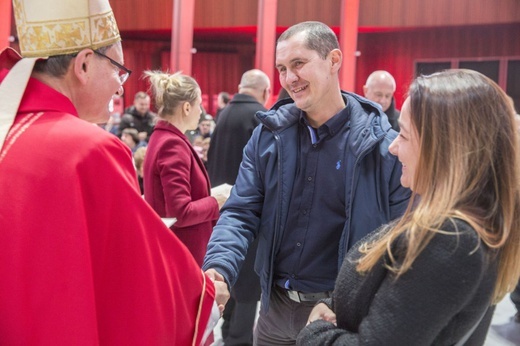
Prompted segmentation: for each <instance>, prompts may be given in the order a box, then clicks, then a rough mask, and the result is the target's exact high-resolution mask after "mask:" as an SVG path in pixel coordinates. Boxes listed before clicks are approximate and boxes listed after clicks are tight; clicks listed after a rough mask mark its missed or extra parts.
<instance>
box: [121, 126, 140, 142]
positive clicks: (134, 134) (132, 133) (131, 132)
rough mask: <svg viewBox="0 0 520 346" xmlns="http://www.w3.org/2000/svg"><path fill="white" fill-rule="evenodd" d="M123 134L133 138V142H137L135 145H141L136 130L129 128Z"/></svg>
mask: <svg viewBox="0 0 520 346" xmlns="http://www.w3.org/2000/svg"><path fill="white" fill-rule="evenodd" d="M123 134H125V135H129V136H130V137H132V140H133V141H134V142H135V144H138V143H139V132H138V131H137V130H136V129H134V128H131V127H128V128H126V129H124V130H123Z"/></svg>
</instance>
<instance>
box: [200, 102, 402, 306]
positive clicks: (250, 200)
mask: <svg viewBox="0 0 520 346" xmlns="http://www.w3.org/2000/svg"><path fill="white" fill-rule="evenodd" d="M342 95H343V97H344V98H345V100H346V101H347V102H348V103H349V104H350V105H351V107H352V113H351V118H350V121H349V122H347V124H346V126H350V131H351V133H350V135H349V139H348V143H347V146H346V148H345V151H344V160H343V162H345V163H346V165H345V166H344V167H345V169H346V172H347V174H346V176H347V180H348V181H347V184H345V186H346V188H345V208H346V210H345V212H346V215H347V217H346V220H345V226H344V228H343V233H342V236H341V244H340V246H339V254H338V271H339V269H340V268H341V264H342V262H343V258H344V257H345V253H346V251H347V250H348V249H349V248H350V246H351V245H352V244H354V243H356V242H357V241H358V240H360V239H361V238H362V237H363V236H365V235H366V234H368V233H369V232H370V231H372V230H374V229H376V228H377V227H379V226H380V225H382V224H385V223H388V222H389V221H391V220H393V219H395V218H397V217H400V216H401V215H402V214H403V213H404V211H405V209H406V207H407V204H408V199H409V198H410V190H408V189H406V188H404V187H402V186H401V184H400V177H401V164H400V163H399V161H398V160H397V158H396V157H395V156H393V155H391V154H390V153H389V152H388V146H389V145H390V143H391V142H392V141H393V140H394V138H395V137H396V135H397V133H396V132H395V131H393V130H391V126H390V123H389V122H388V118H387V117H386V115H384V113H382V112H381V111H380V110H379V108H378V107H377V106H376V105H375V104H374V103H372V102H371V101H368V100H366V99H364V98H362V97H360V96H358V95H356V94H352V93H346V92H343V93H342ZM300 113H301V110H300V109H298V108H297V107H296V106H295V105H294V104H293V103H292V100H290V99H286V100H281V101H280V102H278V103H277V104H275V105H274V106H273V108H271V109H270V110H269V111H267V112H258V113H257V117H258V118H259V120H260V122H261V125H260V126H258V127H257V128H256V129H255V131H254V132H253V136H252V137H251V139H250V140H249V142H248V144H247V145H246V147H245V148H244V156H243V159H242V163H241V165H240V171H239V174H238V177H237V180H236V184H235V186H234V188H233V189H232V191H231V196H230V198H229V199H228V201H227V202H226V204H225V205H224V207H223V208H222V210H221V216H220V219H219V221H218V222H217V225H216V226H215V228H214V229H213V234H212V236H211V239H210V242H209V244H208V250H207V253H206V258H205V260H204V266H203V269H204V270H206V269H209V268H214V269H216V270H217V271H218V272H219V273H221V274H222V275H223V276H224V278H225V279H226V281H227V282H228V283H229V284H230V285H231V286H233V284H234V282H235V280H236V278H237V275H238V272H239V269H240V266H241V265H242V262H243V261H244V257H245V254H246V252H247V248H248V245H249V244H250V243H251V242H252V241H253V239H255V238H256V237H258V238H259V243H258V250H257V257H256V262H255V271H256V272H257V273H258V275H259V276H260V282H261V286H262V292H263V294H262V308H263V309H267V308H268V305H269V295H270V292H271V287H272V285H273V273H274V270H273V263H274V258H275V254H276V252H277V251H278V248H279V244H280V242H281V240H282V235H283V227H284V225H285V223H286V220H287V212H288V209H289V202H290V197H291V193H292V186H293V183H294V177H295V175H296V174H295V172H296V167H297V163H296V160H297V155H296V153H297V152H298V150H297V143H298V140H297V136H298V119H299V118H300Z"/></svg>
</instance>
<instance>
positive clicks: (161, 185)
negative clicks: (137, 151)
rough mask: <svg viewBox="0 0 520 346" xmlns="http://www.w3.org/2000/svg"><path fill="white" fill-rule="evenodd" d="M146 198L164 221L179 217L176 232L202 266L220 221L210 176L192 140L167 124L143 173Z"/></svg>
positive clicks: (154, 139) (159, 128) (161, 125)
mask: <svg viewBox="0 0 520 346" xmlns="http://www.w3.org/2000/svg"><path fill="white" fill-rule="evenodd" d="M143 180H144V197H145V199H146V201H147V202H148V203H150V205H151V206H152V208H153V209H154V210H155V211H156V212H157V213H158V214H159V215H160V216H162V217H175V218H177V222H176V223H175V224H174V225H173V226H172V230H173V231H174V232H175V234H176V235H177V236H178V237H179V239H180V240H181V241H182V242H183V243H184V244H185V245H186V246H187V247H188V249H189V250H190V251H191V253H192V254H193V257H195V260H196V261H197V262H198V263H199V265H201V266H202V261H203V260H204V255H205V254H206V246H207V245H208V241H209V237H210V236H211V232H212V230H213V226H214V225H215V222H216V220H217V219H218V217H219V208H218V203H217V200H216V199H215V198H213V197H211V196H210V185H209V178H208V174H207V173H206V169H205V168H204V165H203V164H202V161H201V160H200V158H199V157H198V155H197V153H196V152H195V149H193V147H192V146H191V144H190V142H189V141H188V138H187V137H186V136H185V135H184V134H183V133H182V132H181V131H180V130H179V129H177V128H176V127H175V126H173V125H171V124H169V123H168V122H166V121H159V122H158V123H157V124H156V125H155V129H154V132H153V133H152V136H151V137H150V142H149V144H148V148H147V149H146V157H145V160H144V169H143Z"/></svg>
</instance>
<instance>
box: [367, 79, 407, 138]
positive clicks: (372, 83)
mask: <svg viewBox="0 0 520 346" xmlns="http://www.w3.org/2000/svg"><path fill="white" fill-rule="evenodd" d="M395 89H396V84H395V79H394V77H393V76H392V75H391V74H390V73H388V72H387V71H383V70H378V71H374V72H372V73H371V74H370V76H368V78H367V81H366V83H365V85H364V86H363V93H364V94H365V97H366V98H367V99H369V100H370V101H374V102H376V103H378V104H380V105H381V107H382V108H383V112H385V114H386V115H387V117H388V121H389V122H390V124H391V125H392V128H393V129H394V130H396V131H397V132H399V124H398V122H397V121H398V120H399V114H401V112H400V111H399V110H398V109H396V108H395V99H394V92H395Z"/></svg>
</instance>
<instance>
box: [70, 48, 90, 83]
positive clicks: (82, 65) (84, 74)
mask: <svg viewBox="0 0 520 346" xmlns="http://www.w3.org/2000/svg"><path fill="white" fill-rule="evenodd" d="M93 60H94V52H93V51H92V50H91V49H83V50H82V51H80V52H79V53H78V54H77V55H76V58H74V59H72V62H71V65H72V66H71V67H69V68H70V69H72V71H73V72H74V75H75V76H76V78H78V80H79V81H80V83H81V84H83V85H84V84H86V83H87V81H88V77H89V74H90V72H91V69H92V68H93V66H92V64H93Z"/></svg>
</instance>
